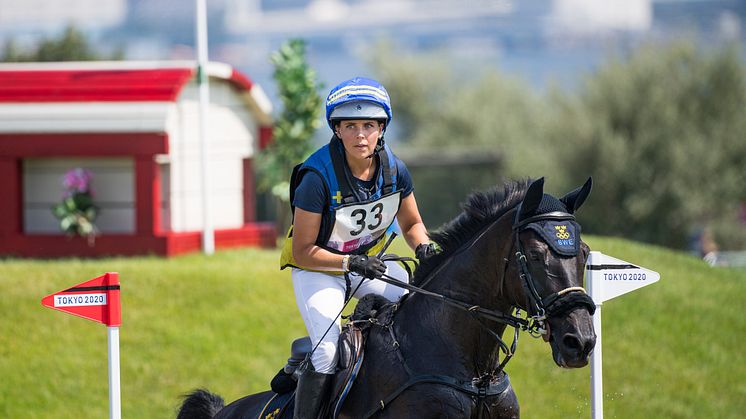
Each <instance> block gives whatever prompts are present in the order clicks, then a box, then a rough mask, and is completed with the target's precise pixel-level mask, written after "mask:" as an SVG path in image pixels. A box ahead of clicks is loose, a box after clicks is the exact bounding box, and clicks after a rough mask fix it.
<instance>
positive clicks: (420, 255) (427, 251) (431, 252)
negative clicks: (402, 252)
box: [414, 243, 436, 263]
mask: <svg viewBox="0 0 746 419" xmlns="http://www.w3.org/2000/svg"><path fill="white" fill-rule="evenodd" d="M435 253H436V251H435V245H434V244H432V243H420V244H419V245H418V246H417V248H416V249H414V255H415V256H416V257H417V260H419V261H420V263H422V262H424V261H425V260H427V259H430V258H431V257H432V256H435Z"/></svg>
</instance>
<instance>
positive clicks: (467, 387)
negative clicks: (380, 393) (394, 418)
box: [363, 373, 510, 418]
mask: <svg viewBox="0 0 746 419" xmlns="http://www.w3.org/2000/svg"><path fill="white" fill-rule="evenodd" d="M417 384H438V385H444V386H448V387H450V388H452V389H454V390H457V391H460V392H461V393H465V394H468V395H470V396H472V397H476V398H477V399H478V403H480V402H483V401H484V399H485V398H487V397H494V396H499V395H500V394H502V393H503V392H505V391H506V390H507V389H508V387H510V379H509V378H508V374H507V373H503V374H502V375H501V379H500V380H498V381H493V382H489V383H487V385H476V384H474V383H473V382H463V381H457V380H456V379H454V378H453V377H448V376H446V375H419V376H416V377H412V378H410V379H409V380H408V381H407V382H406V383H404V384H402V385H401V386H400V387H399V388H397V389H396V390H395V391H394V392H393V393H391V394H389V395H388V396H387V397H386V398H384V399H382V400H381V401H380V402H379V405H378V406H377V407H376V408H375V409H371V410H370V411H368V412H367V413H366V414H365V415H364V416H363V417H364V418H369V417H371V416H373V415H375V414H376V413H378V412H380V411H382V410H383V409H385V408H386V406H388V405H389V404H390V403H391V402H393V401H394V400H395V399H396V398H397V397H399V396H400V395H401V394H402V393H404V391H406V390H407V389H409V388H410V387H412V386H415V385H417Z"/></svg>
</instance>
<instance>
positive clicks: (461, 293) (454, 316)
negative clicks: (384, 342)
mask: <svg viewBox="0 0 746 419" xmlns="http://www.w3.org/2000/svg"><path fill="white" fill-rule="evenodd" d="M503 240H508V241H509V240H510V236H509V235H508V236H506V237H504V238H503ZM508 250H509V246H508V248H505V246H504V245H503V243H500V242H498V241H497V239H494V238H493V239H491V238H488V237H485V238H482V239H481V240H478V241H476V242H475V243H474V244H473V245H472V247H471V248H470V249H469V250H468V251H466V252H464V253H462V254H460V255H458V256H456V257H454V258H453V259H452V260H451V261H449V262H446V263H447V266H445V267H444V268H443V269H442V270H440V271H439V272H438V273H437V274H436V276H435V277H433V278H432V280H431V281H430V282H429V284H428V286H427V289H428V290H429V291H433V292H437V293H439V294H442V295H445V296H447V297H449V298H453V299H456V300H459V301H462V302H464V303H468V304H471V305H478V306H480V307H483V308H488V309H495V310H500V311H504V312H508V311H509V310H510V304H509V303H508V302H507V301H503V297H502V296H501V291H500V287H501V284H502V281H503V278H502V276H503V273H504V271H505V269H504V267H505V265H504V264H505V262H504V260H505V257H506V256H507V255H502V254H500V253H502V252H506V251H508ZM467 253H468V254H467ZM469 255H471V256H472V257H470V256H469ZM399 319H400V320H401V322H398V323H399V325H398V326H399V328H400V329H401V330H402V332H403V333H404V334H406V335H407V336H408V337H409V339H407V342H404V343H405V344H406V347H405V348H403V349H404V350H405V351H408V352H410V353H411V354H412V356H410V357H408V358H411V360H409V359H408V363H411V364H412V365H410V367H411V368H412V370H414V371H418V372H420V373H431V374H446V375H452V376H464V375H466V376H474V374H482V373H485V372H489V370H490V369H492V368H494V366H495V365H496V362H497V359H496V357H497V353H498V350H497V345H496V344H497V342H496V340H495V338H494V337H493V336H491V335H490V334H489V333H488V332H487V331H486V330H485V329H484V328H483V327H482V326H480V323H479V321H477V320H476V319H474V318H473V317H472V315H471V314H469V313H467V312H466V311H464V310H461V309H458V308H456V307H453V306H451V305H449V304H446V303H443V302H441V301H439V300H437V299H434V298H431V297H428V296H424V295H415V296H413V297H412V298H410V300H409V301H408V302H407V304H405V305H404V306H403V307H402V313H401V316H399ZM399 319H398V320H399ZM483 323H484V324H485V325H488V326H489V327H490V328H491V329H492V330H493V331H494V332H496V333H498V334H502V332H503V330H504V329H505V325H504V324H498V323H494V322H490V321H483ZM423 369H424V371H423ZM464 378H465V377H464Z"/></svg>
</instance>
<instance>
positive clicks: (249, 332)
mask: <svg viewBox="0 0 746 419" xmlns="http://www.w3.org/2000/svg"><path fill="white" fill-rule="evenodd" d="M588 242H589V244H590V245H591V247H592V248H593V249H594V250H600V251H602V252H604V253H607V254H609V255H612V256H615V257H617V258H620V259H624V260H627V261H630V262H634V263H637V264H640V265H642V266H645V267H647V268H650V269H653V270H656V271H658V272H660V274H661V280H660V282H658V283H656V284H653V285H651V286H649V287H646V288H643V289H641V290H638V291H635V292H634V293H631V294H629V295H626V296H622V297H619V298H617V299H614V300H611V301H609V302H607V303H605V304H604V306H603V333H604V334H603V354H604V392H605V399H604V407H605V417H608V418H636V417H656V418H701V417H718V418H736V417H741V414H742V412H743V411H745V410H746V385H745V384H744V381H743V377H746V362H744V361H745V360H746V359H745V357H744V350H743V348H742V347H741V345H742V344H744V343H746V339H744V338H746V318H745V317H744V316H743V315H742V311H743V310H742V308H741V307H742V302H743V301H744V300H745V299H746V271H735V270H724V269H723V270H720V269H711V268H710V267H708V266H707V265H706V264H705V263H703V262H701V261H699V260H697V259H695V258H692V257H689V256H687V255H684V254H681V253H676V252H672V251H669V250H664V249H661V248H658V247H652V246H646V245H640V244H637V243H631V242H627V241H623V240H616V239H607V238H598V237H590V238H588ZM397 246H398V249H399V250H400V251H403V244H402V242H401V241H399V243H398V244H397ZM277 259H278V252H277V251H274V250H273V251H268V250H256V249H243V250H234V251H225V252H219V253H217V254H216V255H214V256H212V257H205V256H202V255H190V256H183V257H178V258H174V259H170V260H164V259H158V258H136V259H124V258H112V259H105V260H60V261H31V260H13V259H6V260H3V261H2V262H0V316H1V317H2V322H0V377H2V380H0V417H7V418H60V419H65V418H71V419H73V418H74V419H79V418H102V417H107V416H108V387H107V386H108V384H107V360H106V344H107V343H106V328H105V327H104V326H102V325H99V324H96V323H93V322H90V321H86V320H82V319H79V318H76V317H73V316H69V315H65V314H62V313H59V312H56V311H53V310H49V309H46V308H44V307H42V306H41V304H40V300H41V298H42V297H43V296H45V295H47V294H50V293H52V292H55V291H58V290H60V289H63V288H66V287H69V286H71V285H74V284H76V283H78V282H82V281H85V280H87V279H90V278H93V277H95V276H98V275H100V274H101V273H103V272H106V271H117V272H119V273H120V281H121V284H122V311H123V324H122V327H121V330H120V339H121V366H122V372H121V376H122V406H123V412H122V414H123V417H125V418H169V417H173V416H174V414H173V413H174V409H175V407H176V406H177V405H178V403H179V400H178V397H179V395H180V394H182V393H184V392H186V391H188V390H190V389H192V388H194V387H201V386H204V387H207V388H209V389H210V390H212V391H214V392H217V393H219V394H221V395H222V396H223V397H224V398H225V399H226V400H229V401H230V400H233V399H236V398H238V397H240V396H242V395H245V394H247V393H249V392H256V391H260V390H263V389H265V388H267V383H268V382H269V380H270V378H271V377H272V375H273V374H274V373H275V372H276V371H277V370H278V369H279V368H280V367H281V366H282V365H283V364H284V362H285V360H286V359H287V356H288V354H289V353H288V351H289V349H288V348H289V343H290V341H291V340H292V339H293V338H295V337H298V336H301V335H302V334H304V333H303V330H304V329H303V324H302V322H301V320H300V317H299V315H298V313H297V309H296V307H295V302H294V297H293V291H292V287H291V283H290V281H289V274H288V273H286V272H280V271H278V270H277V266H276V261H277ZM508 371H509V373H510V375H511V381H512V382H513V385H514V386H515V388H516V391H517V393H518V397H519V400H520V401H521V409H522V413H523V417H527V418H536V417H543V418H568V417H579V418H583V417H589V416H590V402H589V373H590V370H589V369H588V368H584V369H581V370H562V369H560V368H557V367H556V366H555V365H554V363H553V362H552V360H551V355H550V350H549V347H548V346H547V345H546V344H544V343H543V342H542V341H540V340H534V339H532V338H530V337H529V336H528V335H526V334H522V335H521V339H520V342H519V347H518V354H517V356H516V357H515V358H514V359H513V360H512V361H511V363H510V364H509V366H508Z"/></svg>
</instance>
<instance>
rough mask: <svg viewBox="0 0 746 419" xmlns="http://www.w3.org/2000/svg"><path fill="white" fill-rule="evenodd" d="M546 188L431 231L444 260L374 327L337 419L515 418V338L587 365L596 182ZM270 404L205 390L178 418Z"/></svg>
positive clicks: (507, 189)
mask: <svg viewBox="0 0 746 419" xmlns="http://www.w3.org/2000/svg"><path fill="white" fill-rule="evenodd" d="M543 184H544V181H543V178H542V179H539V180H537V181H534V182H531V183H529V182H510V183H507V184H505V185H504V186H503V188H501V189H500V188H495V189H493V190H492V191H490V192H484V193H482V192H478V193H475V194H472V195H471V196H470V197H469V199H468V200H467V202H466V203H465V204H464V207H463V208H464V210H463V212H462V213H461V214H460V215H459V216H457V217H456V218H455V219H454V220H452V221H451V222H449V223H448V224H446V225H445V226H444V227H443V228H442V229H441V230H439V231H438V232H435V233H434V234H432V237H431V239H432V240H433V241H434V242H436V243H437V244H438V245H439V246H440V248H441V252H440V253H439V254H437V255H436V256H433V257H432V258H430V259H428V260H427V261H425V262H424V263H423V264H422V265H421V266H420V267H419V268H418V269H417V270H416V271H415V275H414V279H413V281H412V283H413V285H414V286H416V287H419V289H421V290H422V291H420V292H411V293H410V294H409V295H408V296H407V297H405V298H404V300H403V301H401V302H400V303H399V304H396V305H394V307H395V312H393V315H391V316H389V317H390V322H389V323H388V324H384V325H383V326H384V327H371V328H370V330H369V332H368V338H367V343H366V349H365V361H364V362H363V364H362V367H361V368H360V371H359V374H358V376H357V380H356V381H355V382H354V385H353V386H352V388H351V390H350V392H349V394H348V396H347V398H346V400H345V401H344V404H343V405H342V409H341V411H340V413H339V417H343V418H368V417H380V418H446V417H447V418H481V417H489V418H518V417H519V408H518V400H517V398H516V395H515V393H514V391H513V389H512V386H511V385H510V381H509V380H508V376H507V374H506V373H505V371H504V370H503V368H504V366H505V364H506V363H507V361H508V360H509V359H510V357H511V356H512V355H513V351H514V350H515V346H516V345H515V344H516V339H517V336H518V331H519V330H524V331H528V332H529V333H530V334H532V335H534V336H539V335H540V336H542V337H543V338H544V340H545V341H547V342H549V344H550V346H551V348H552V355H553V358H554V361H555V363H556V364H557V365H558V366H560V367H566V368H579V367H583V366H585V365H586V364H587V363H588V357H589V355H590V353H591V351H592V350H593V347H594V345H595V342H596V335H595V332H594V330H593V322H592V318H591V315H592V314H593V311H594V309H595V306H594V304H593V301H592V300H591V299H590V297H588V296H587V294H586V293H585V290H584V289H583V288H582V287H583V271H584V267H585V261H586V258H587V255H588V252H589V248H588V246H587V245H586V244H585V243H583V242H582V241H581V240H580V226H579V225H578V224H577V223H576V221H575V217H574V213H575V211H576V210H577V209H578V208H579V207H580V205H581V204H582V203H583V202H584V201H585V199H586V198H587V196H588V194H589V193H590V189H591V180H590V179H588V181H587V182H586V183H585V184H584V185H583V186H582V187H580V188H578V189H576V190H574V191H572V192H570V193H568V194H567V195H565V196H564V197H562V198H560V199H557V198H555V197H553V196H551V195H548V194H544V192H543ZM514 309H516V310H517V312H516V313H515V314H514ZM521 311H523V312H526V317H522V316H520V312H521ZM507 325H510V326H513V327H515V333H514V334H513V340H512V343H511V344H507V343H506V342H505V341H503V339H502V335H503V332H504V331H505V329H506V326H507ZM501 354H502V355H503V356H502V360H501ZM273 396H274V393H272V392H271V391H270V392H264V393H259V394H255V395H251V396H247V397H244V398H242V399H239V400H237V401H235V402H233V403H231V404H229V405H228V406H226V407H224V408H223V406H222V400H220V398H219V397H217V396H215V395H213V394H211V393H209V392H207V391H204V390H197V391H195V392H193V393H192V394H190V395H189V396H188V397H187V398H186V399H185V401H184V405H183V406H182V410H181V412H180V415H179V418H180V419H182V418H183V419H187V418H189V419H197V418H200V419H202V418H210V419H212V418H213V417H214V418H215V419H229V418H249V417H251V418H256V417H258V415H259V414H260V412H261V411H262V409H263V408H264V406H265V404H266V403H267V401H268V400H269V399H271V398H272V397H273ZM290 411H292V409H290ZM193 412H202V413H193Z"/></svg>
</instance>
